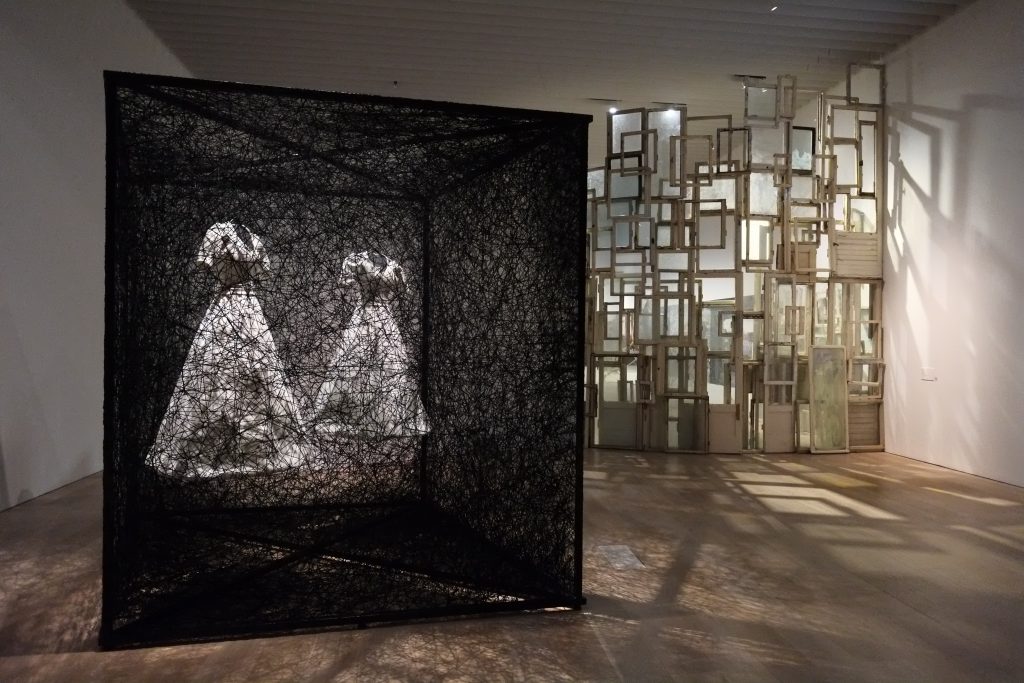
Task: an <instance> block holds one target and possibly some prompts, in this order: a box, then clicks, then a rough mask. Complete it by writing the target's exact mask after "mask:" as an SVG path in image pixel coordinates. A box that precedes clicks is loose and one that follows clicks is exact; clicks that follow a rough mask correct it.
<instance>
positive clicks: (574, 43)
mask: <svg viewBox="0 0 1024 683" xmlns="http://www.w3.org/2000/svg"><path fill="white" fill-rule="evenodd" d="M969 2H971V0H935V1H926V0H632V1H629V0H550V1H547V2H546V1H544V0H518V1H516V0H436V1H434V2H427V1H425V0H379V1H374V0H273V1H272V0H128V3H129V5H131V6H132V7H133V8H134V9H135V10H136V11H137V12H138V13H139V15H140V16H141V17H142V18H143V19H144V20H145V21H146V23H148V24H149V25H150V26H151V27H152V28H153V30H154V31H155V32H156V33H157V35H159V36H160V37H161V38H162V39H163V40H164V41H165V42H166V43H167V45H168V46H169V47H170V49H171V50H172V51H174V52H175V54H177V55H178V57H179V58H180V59H181V60H182V61H183V62H184V63H185V65H186V66H188V67H189V69H191V71H192V73H194V74H195V75H196V76H197V77H200V78H211V79H216V80H231V81H247V82H252V83H263V84H270V85H284V86H292V87H303V88H315V89H320V90H339V91H345V92H359V93H372V94H379V95H398V96H402V97H415V98H425V99H435V100H451V101H458V102H472V103H481V104H494V105H504V106H514V107H530V108H538V109H552V110H559V111H573V112H583V113H590V114H593V115H594V116H595V121H594V126H593V127H592V128H591V159H592V163H594V162H596V161H598V160H600V159H602V158H603V153H604V152H603V146H604V138H603V135H604V114H605V111H606V110H607V107H608V106H609V104H608V103H606V102H601V101H600V100H615V101H617V102H618V104H617V106H619V107H629V106H642V105H648V104H651V103H654V102H679V103H685V104H687V105H688V107H689V111H690V113H691V114H717V113H733V114H741V113H742V101H743V98H742V90H741V89H740V86H739V83H738V82H737V81H736V80H734V79H733V78H732V76H733V74H763V75H765V76H768V77H769V78H770V79H774V77H775V76H776V75H777V74H780V73H784V74H792V75H794V76H796V78H797V82H798V85H800V86H801V87H810V88H825V87H829V86H831V85H833V84H835V83H836V82H838V81H840V80H841V79H842V78H843V77H844V74H845V68H846V64H847V63H848V62H854V61H871V60H874V59H878V58H879V57H881V56H882V55H884V54H885V53H887V52H889V51H890V50H892V49H893V48H894V47H896V46H897V45H899V44H901V43H903V42H905V41H906V40H907V39H909V38H910V37H911V36H913V35H915V34H916V33H919V32H920V31H923V30H925V29H926V28H928V27H929V26H932V25H933V24H935V23H936V22H938V21H940V20H941V19H943V18H944V17H946V16H948V15H949V14H952V13H953V12H955V11H956V10H957V9H958V8H959V7H961V6H963V5H966V4H968V3H969ZM772 7H776V9H775V10H774V11H772ZM396 82H397V85H396Z"/></svg>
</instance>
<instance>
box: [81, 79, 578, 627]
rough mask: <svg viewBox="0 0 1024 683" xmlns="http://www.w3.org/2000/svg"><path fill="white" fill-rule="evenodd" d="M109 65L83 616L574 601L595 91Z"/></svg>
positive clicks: (144, 622) (327, 620)
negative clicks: (295, 83) (386, 91)
mask: <svg viewBox="0 0 1024 683" xmlns="http://www.w3.org/2000/svg"><path fill="white" fill-rule="evenodd" d="M105 76H106V79H105V80H106V97H107V238H106V239H107V252H106V278H107V284H106V340H105V389H104V391H105V394H104V399H105V400H104V458H105V471H104V508H105V509H104V541H105V542H104V573H103V618H102V624H101V644H102V645H103V646H104V647H132V646H142V645H152V644H160V643H175V642H195V641H202V640H210V639H218V638H227V637H240V636H252V635H266V634H274V633H284V632H290V631H294V630H297V629H320V628H330V627H336V626H341V625H346V624H348V625H367V624H372V623H377V622H384V621H390V620H408V619H415V618H422V617H437V616H446V615H457V614H467V613H478V612H487V611H499V610H528V609H538V608H548V607H578V606H579V605H580V604H582V600H583V595H582V579H581V566H582V565H581V548H582V538H581V528H582V526H581V525H582V519H581V510H582V487H581V484H582V460H581V454H582V451H581V447H582V439H581V430H582V425H583V419H582V418H583V412H582V411H583V408H582V401H581V397H582V389H583V376H582V368H583V330H584V324H585V320H584V318H585V313H584V310H583V299H584V287H585V281H584V277H585V263H584V258H585V243H584V241H585V237H584V233H583V228H584V224H585V192H586V190H585V165H586V131H587V124H588V122H589V120H590V118H589V117H586V116H580V115H571V114H554V113H548V112H536V111H528V110H515V109H504V108H495V107H482V106H471V105H457V104H450V103H435V102H422V101H415V100H404V99H395V98H381V97H371V96H356V95H343V94H334V93H321V92H313V91H302V90H292V89H283V88H270V87H262V86H253V85H242V84H232V83H216V82H210V81H200V80H194V79H180V78H171V77H159V76H146V75H139V74H126V73H117V72H107V73H106V74H105Z"/></svg>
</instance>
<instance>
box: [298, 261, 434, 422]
mask: <svg viewBox="0 0 1024 683" xmlns="http://www.w3.org/2000/svg"><path fill="white" fill-rule="evenodd" d="M342 268H343V270H344V273H345V279H346V283H347V284H349V285H354V286H357V287H358V288H359V293H360V301H359V303H358V304H357V306H356V308H355V310H354V311H353V313H352V317H351V318H350V319H349V322H348V325H347V326H346V327H345V329H344V331H343V332H342V336H341V341H340V343H339V345H338V349H337V351H336V352H335V353H334V357H333V360H332V361H331V363H330V366H329V367H328V369H327V371H326V380H325V381H324V383H323V385H322V386H321V387H320V391H319V392H318V393H317V396H316V400H315V402H314V408H313V412H314V415H315V417H316V419H317V420H318V424H319V425H320V428H321V429H324V430H328V431H333V432H335V433H345V434H346V435H347V436H349V437H353V438H358V439H368V440H376V439H381V438H390V437H410V436H418V435H421V434H425V433H426V432H427V431H429V426H428V424H427V416H426V413H425V412H424V409H423V404H422V402H421V400H420V395H419V382H418V378H417V376H416V374H415V372H414V371H413V369H412V367H411V366H410V362H409V354H408V352H407V350H406V348H405V344H404V343H403V341H402V335H401V332H400V331H399V329H398V324H397V323H396V322H395V318H394V316H393V314H392V308H391V307H392V305H393V304H394V303H395V302H396V300H397V297H399V296H401V295H402V294H403V293H404V291H405V278H404V275H403V272H402V268H401V266H399V265H398V263H396V262H395V261H393V260H391V259H389V258H388V257H386V256H384V255H382V254H376V253H372V252H365V251H364V252H360V253H358V254H350V255H349V256H348V257H347V258H346V259H345V262H344V264H343V266H342Z"/></svg>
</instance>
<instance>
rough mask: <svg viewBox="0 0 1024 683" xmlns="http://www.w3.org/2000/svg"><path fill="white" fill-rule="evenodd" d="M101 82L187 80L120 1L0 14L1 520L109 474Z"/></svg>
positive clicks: (8, 3)
mask: <svg viewBox="0 0 1024 683" xmlns="http://www.w3.org/2000/svg"><path fill="white" fill-rule="evenodd" d="M103 69H120V70H125V71H141V72H152V73H163V74H172V75H188V73H187V71H186V69H185V68H184V66H182V64H181V62H179V61H178V60H177V59H176V58H175V57H174V56H173V55H172V54H171V53H170V52H169V51H168V50H167V48H166V47H165V46H164V45H163V43H161V42H160V41H159V40H158V39H157V38H156V36H155V35H154V34H153V33H152V32H151V31H149V29H148V28H147V27H146V26H145V24H143V23H142V21H141V20H140V19H139V18H138V17H137V16H136V15H135V14H134V12H132V11H131V10H130V9H129V8H128V7H127V6H126V5H125V4H124V3H123V2H122V1H121V0H74V1H69V0H4V1H3V2H0V509H2V508H5V507H9V506H11V505H15V504H17V503H21V502H23V501H25V500H28V499H29V498H32V497H34V496H38V495H40V494H42V493H45V492H47V491H50V490H52V489H54V488H56V487H58V486H62V485H63V484H66V483H68V482H71V481H74V480H75V479H78V478H80V477H83V476H85V475H87V474H91V473H93V472H96V471H97V470H99V469H101V468H102V466H103V446H102V444H103V430H102V405H103V242H104V201H105V197H104V140H105V130H104V121H105V119H104V110H103V73H102V72H103Z"/></svg>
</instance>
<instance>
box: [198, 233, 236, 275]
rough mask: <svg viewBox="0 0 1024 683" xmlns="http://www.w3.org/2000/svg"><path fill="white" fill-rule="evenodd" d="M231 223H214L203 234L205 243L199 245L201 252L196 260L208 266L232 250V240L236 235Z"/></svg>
mask: <svg viewBox="0 0 1024 683" xmlns="http://www.w3.org/2000/svg"><path fill="white" fill-rule="evenodd" d="M233 232H234V231H233V230H231V224H230V223H214V224H213V225H211V226H210V229H209V230H207V231H206V235H204V236H203V243H202V244H201V245H200V246H199V253H198V254H197V255H196V260H197V261H199V262H200V263H203V264H206V265H207V266H213V264H214V262H215V261H217V259H219V258H220V257H222V256H224V255H225V253H227V252H228V251H229V250H230V245H231V240H232V237H234V235H233V234H231V233H233Z"/></svg>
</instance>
